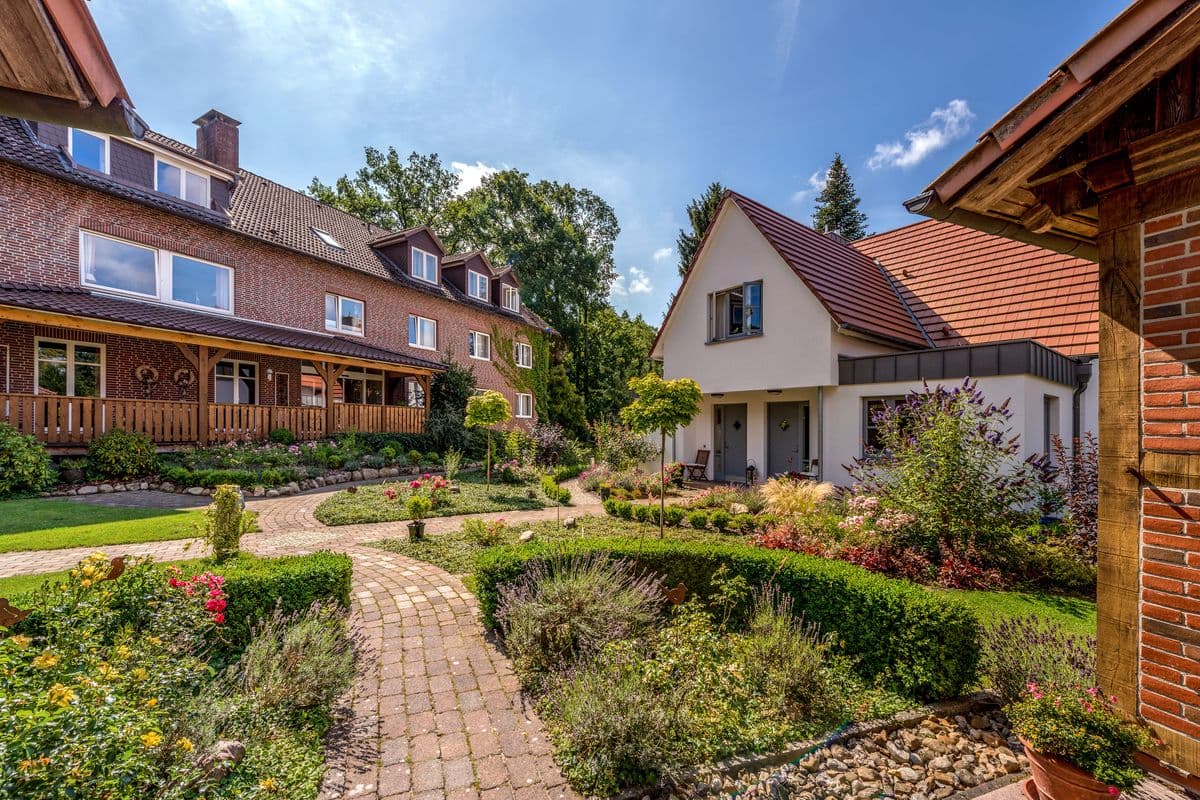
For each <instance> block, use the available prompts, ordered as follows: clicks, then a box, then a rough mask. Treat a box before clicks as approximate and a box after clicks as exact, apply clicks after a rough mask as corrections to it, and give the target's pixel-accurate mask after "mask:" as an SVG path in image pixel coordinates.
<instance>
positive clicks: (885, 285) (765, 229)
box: [729, 192, 928, 347]
mask: <svg viewBox="0 0 1200 800" xmlns="http://www.w3.org/2000/svg"><path fill="white" fill-rule="evenodd" d="M729 197H730V199H731V200H732V201H733V202H734V203H736V204H737V206H738V208H740V209H742V211H744V212H745V213H746V216H747V217H749V218H750V221H751V222H753V223H754V225H755V227H757V228H758V229H759V231H761V232H762V235H763V236H764V237H766V239H767V241H768V242H770V243H771V246H773V247H774V248H775V251H776V252H778V253H779V255H780V257H781V258H783V260H784V261H785V262H787V264H788V266H790V267H791V268H792V270H793V271H794V272H795V273H796V274H797V275H798V276H800V279H801V280H803V281H804V283H805V285H806V286H808V288H809V290H810V291H812V293H813V294H814V295H816V297H817V299H818V300H820V301H821V304H822V305H824V306H825V308H826V310H828V311H829V315H830V316H831V317H833V319H834V321H835V322H837V323H838V324H840V325H845V326H847V327H849V328H852V329H854V330H856V331H859V332H861V333H867V334H872V335H875V336H879V337H882V338H885V339H890V340H892V341H895V342H900V343H903V344H907V345H912V346H915V347H926V346H928V343H927V341H926V339H925V336H924V335H923V334H922V332H921V329H920V328H919V327H918V326H917V324H916V322H914V321H913V317H912V314H911V313H909V310H908V309H907V308H905V307H904V304H903V303H902V302H901V301H900V298H899V297H897V296H896V291H895V289H894V288H892V285H891V283H890V282H889V280H888V277H887V276H886V275H885V274H884V273H883V271H882V270H880V269H879V266H878V265H876V264H875V263H874V262H873V261H872V260H871V259H870V258H867V257H864V255H863V254H862V253H861V252H859V251H857V250H855V249H854V248H853V247H849V246H848V245H847V244H846V243H845V242H844V241H841V240H838V239H834V238H831V237H829V236H826V235H825V234H822V233H818V232H817V231H815V230H813V229H812V228H810V227H808V226H807V225H804V224H802V223H800V222H797V221H796V220H794V219H792V218H791V217H785V216H784V215H783V214H780V213H779V212H778V211H774V210H772V209H770V208H767V207H766V206H764V205H763V204H762V203H759V202H757V201H756V200H751V199H750V198H749V197H746V196H744V195H740V194H738V193H736V192H731V193H730V195H729Z"/></svg>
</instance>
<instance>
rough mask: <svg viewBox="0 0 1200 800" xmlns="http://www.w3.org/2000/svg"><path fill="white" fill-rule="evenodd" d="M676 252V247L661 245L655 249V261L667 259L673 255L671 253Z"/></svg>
mask: <svg viewBox="0 0 1200 800" xmlns="http://www.w3.org/2000/svg"><path fill="white" fill-rule="evenodd" d="M674 252H675V248H674V247H660V248H658V249H657V250H655V251H654V260H655V261H666V260H667V259H668V258H670V257H671V254H672V253H674Z"/></svg>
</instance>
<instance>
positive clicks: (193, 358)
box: [175, 342, 200, 369]
mask: <svg viewBox="0 0 1200 800" xmlns="http://www.w3.org/2000/svg"><path fill="white" fill-rule="evenodd" d="M175 346H176V347H177V348H179V353H180V355H182V356H183V357H184V359H186V360H187V362H188V363H189V364H191V365H192V369H200V357H199V356H198V355H196V354H195V353H193V352H192V348H191V345H186V344H184V343H183V342H175Z"/></svg>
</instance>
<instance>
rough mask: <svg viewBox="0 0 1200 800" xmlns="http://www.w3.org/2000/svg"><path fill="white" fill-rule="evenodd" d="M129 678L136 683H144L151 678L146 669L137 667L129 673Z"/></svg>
mask: <svg viewBox="0 0 1200 800" xmlns="http://www.w3.org/2000/svg"><path fill="white" fill-rule="evenodd" d="M129 677H131V678H133V679H134V680H135V681H144V680H146V679H147V678H149V677H150V673H149V672H147V671H146V668H145V667H135V668H134V669H132V670H130V671H129Z"/></svg>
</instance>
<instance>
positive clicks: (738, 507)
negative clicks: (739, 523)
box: [729, 503, 750, 514]
mask: <svg viewBox="0 0 1200 800" xmlns="http://www.w3.org/2000/svg"><path fill="white" fill-rule="evenodd" d="M729 513H730V514H749V513H750V508H749V507H748V506H746V505H744V504H743V503H730V504H729Z"/></svg>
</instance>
